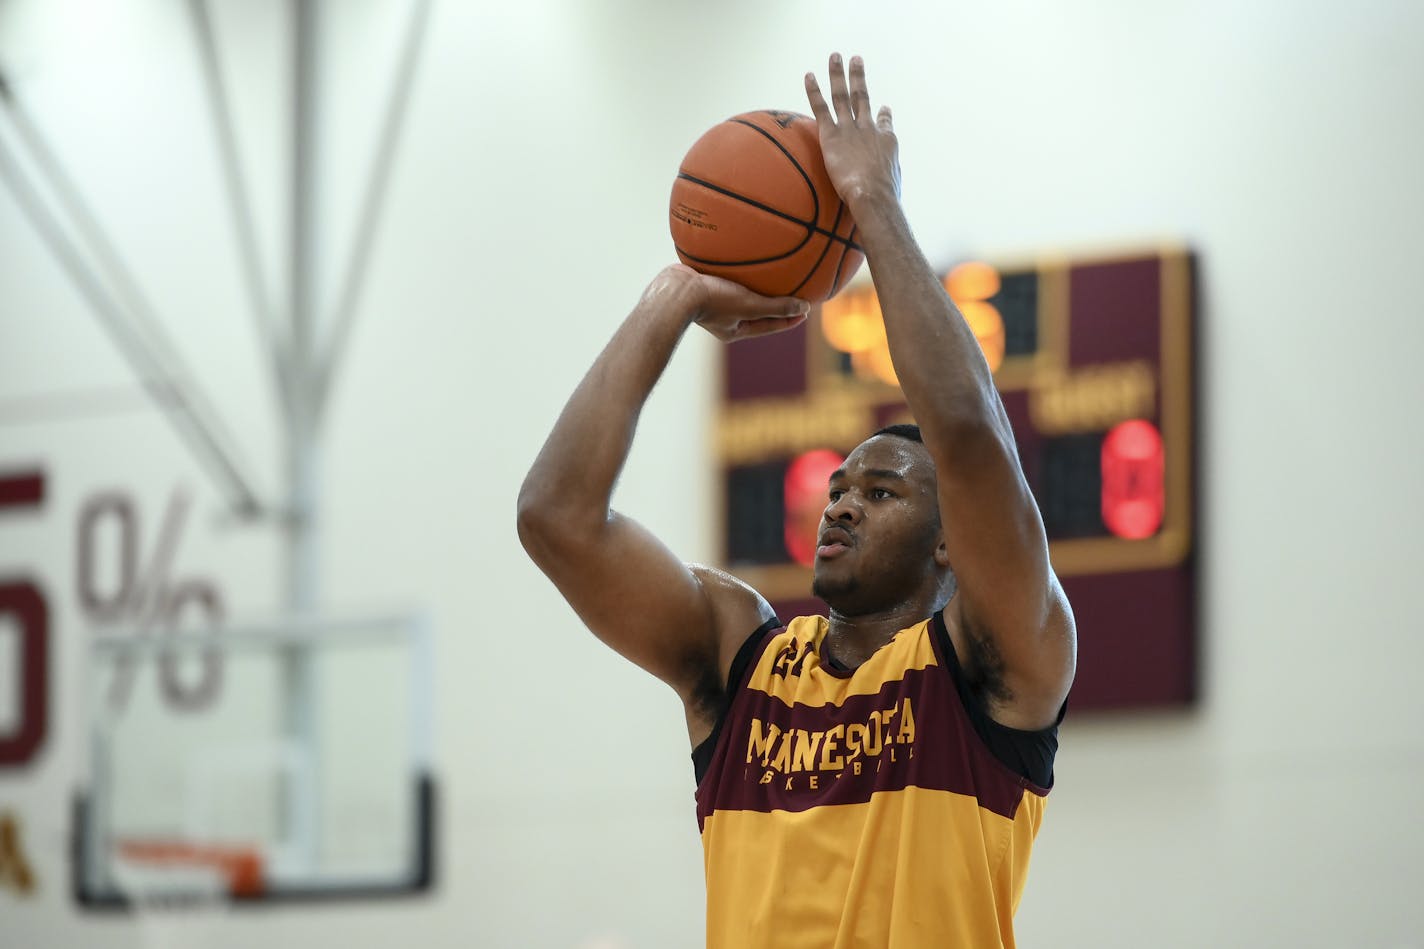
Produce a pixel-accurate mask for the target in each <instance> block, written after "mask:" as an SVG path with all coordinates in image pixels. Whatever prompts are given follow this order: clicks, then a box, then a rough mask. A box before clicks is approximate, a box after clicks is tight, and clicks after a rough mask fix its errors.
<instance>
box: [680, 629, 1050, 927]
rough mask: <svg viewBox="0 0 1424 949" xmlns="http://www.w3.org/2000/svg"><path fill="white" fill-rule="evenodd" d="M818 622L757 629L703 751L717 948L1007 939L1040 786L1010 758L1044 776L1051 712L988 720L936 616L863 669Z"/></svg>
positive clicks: (1039, 805)
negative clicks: (1037, 717) (1021, 721)
mask: <svg viewBox="0 0 1424 949" xmlns="http://www.w3.org/2000/svg"><path fill="white" fill-rule="evenodd" d="M826 629H827V626H826V620H825V619H824V618H822V617H819V616H809V617H800V618H798V619H795V620H792V621H791V623H790V625H788V626H787V627H786V628H784V629H768V628H766V627H763V628H762V629H761V630H758V631H757V633H756V634H754V635H753V636H752V637H751V638H750V639H748V640H747V642H746V644H745V645H744V646H743V647H742V649H741V651H740V652H739V653H738V656H737V659H736V661H734V662H733V664H732V670H731V676H730V677H729V680H728V703H727V706H726V708H725V710H724V712H723V714H722V716H721V718H720V719H719V721H718V723H717V725H716V728H715V729H714V730H713V732H712V734H711V735H710V736H709V737H708V739H707V741H706V742H704V743H703V744H702V745H701V746H699V747H698V748H697V750H696V751H695V752H694V753H693V761H694V763H695V765H696V770H697V777H698V786H697V819H698V824H699V826H700V828H701V831H702V847H703V853H704V862H705V866H706V874H707V945H708V946H709V947H736V949H751V947H759V946H767V947H771V946H775V947H778V949H797V947H807V949H810V947H815V949H828V947H849V946H890V947H919V946H934V947H946V946H950V947H953V946H964V947H976V949H977V947H985V946H1005V947H1011V946H1013V945H1014V935H1013V914H1014V910H1015V909H1016V908H1017V906H1018V901H1019V896H1020V895H1021V893H1022V892H1023V885H1024V877H1025V874H1026V872H1027V870H1028V859H1029V850H1030V847H1031V846H1032V843H1033V839H1034V836H1035V834H1036V833H1037V832H1038V827H1039V824H1040V822H1041V821H1042V818H1043V808H1044V798H1045V795H1047V793H1048V791H1047V788H1046V787H1045V786H1041V785H1040V784H1036V783H1034V782H1033V781H1032V780H1030V779H1029V778H1028V777H1026V776H1025V774H1034V773H1035V772H1034V770H1033V769H1032V768H1031V767H1019V768H1018V769H1017V770H1016V769H1015V768H1012V767H1010V765H1009V764H1006V763H1005V760H1019V759H1016V758H1015V752H1014V750H1013V748H1014V747H1015V746H1017V747H1018V748H1019V749H1021V750H1023V751H1024V753H1025V757H1026V758H1027V759H1032V758H1034V757H1035V756H1037V759H1038V761H1039V763H1040V764H1042V763H1043V762H1044V761H1045V758H1046V766H1045V767H1044V769H1043V770H1044V772H1045V773H1044V774H1043V775H1042V776H1041V777H1040V780H1041V781H1042V782H1043V784H1044V785H1048V784H1051V781H1052V778H1051V768H1052V756H1053V752H1054V750H1055V749H1056V747H1057V729H1056V726H1055V727H1054V728H1051V729H1048V730H1045V731H1043V732H1016V731H1015V730H1013V729H1006V728H1005V727H1004V726H1001V725H997V723H994V722H992V721H991V720H989V719H988V717H987V715H985V714H984V713H983V711H982V710H981V706H980V704H979V703H978V702H976V701H975V700H974V698H973V695H972V692H971V691H970V690H969V688H968V686H967V685H966V682H965V678H964V676H963V674H962V673H961V671H960V667H959V662H958V660H957V657H956V656H955V653H954V648H953V646H952V644H951V643H950V639H949V636H948V634H947V632H946V630H945V626H944V621H943V619H942V618H941V617H940V615H939V614H936V615H935V616H934V617H933V618H932V619H928V620H925V621H924V622H921V623H919V624H917V625H915V626H912V627H910V628H908V629H903V630H901V631H900V632H898V633H896V634H895V637H894V638H893V639H892V640H891V641H890V642H889V643H888V644H886V645H885V646H883V647H881V648H880V649H879V650H878V651H876V653H875V654H874V655H873V656H871V657H870V659H868V660H867V661H866V662H865V663H864V664H862V665H861V666H860V667H859V668H856V669H854V670H845V669H841V668H839V667H837V666H836V665H835V664H834V663H833V662H831V661H829V660H828V658H827V655H826V653H825V651H824V643H825V636H826ZM991 744H992V745H993V748H994V750H991ZM1005 748H1008V749H1009V750H1008V751H1007V752H1006V751H1005V750H1004V749H1005Z"/></svg>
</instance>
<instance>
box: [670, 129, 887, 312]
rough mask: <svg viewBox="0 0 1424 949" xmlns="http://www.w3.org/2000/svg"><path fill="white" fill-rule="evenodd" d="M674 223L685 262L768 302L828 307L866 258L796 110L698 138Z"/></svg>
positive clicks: (682, 174) (814, 139) (673, 208)
mask: <svg viewBox="0 0 1424 949" xmlns="http://www.w3.org/2000/svg"><path fill="white" fill-rule="evenodd" d="M669 224H670V226H671V229H672V240H673V246H674V247H675V248H676V249H677V256H678V258H679V259H680V260H681V261H682V262H683V263H684V264H686V265H687V266H689V267H691V268H693V269H694V270H697V271H700V272H701V273H705V274H711V275H713V276H716V277H725V278H727V279H729V280H735V281H736V282H737V283H740V284H742V285H743V286H745V287H748V288H749V289H751V290H755V291H756V292H757V293H761V294H765V295H766V296H794V297H800V298H801V299H803V300H807V301H809V302H811V303H821V302H824V301H825V300H829V299H830V298H831V297H833V296H835V294H836V293H837V292H838V291H839V290H840V289H841V288H842V287H844V286H845V285H846V282H847V281H849V280H850V278H851V277H852V276H853V275H854V274H855V272H856V271H857V270H858V269H860V264H861V261H863V260H864V259H865V258H864V255H863V254H862V252H861V249H860V247H859V246H857V245H856V243H855V222H854V221H853V220H851V216H850V211H849V210H847V209H846V207H845V205H844V204H843V203H842V202H841V199H840V195H838V194H837V193H836V189H835V187H834V186H833V185H832V184H831V179H830V178H829V176H827V174H826V166H825V163H824V162H823V161H822V160H821V143H820V137H819V136H818V135H817V131H816V121H815V119H812V118H811V117H810V116H807V115H799V114H797V113H795V112H775V111H763V112H746V113H743V114H742V115H737V116H733V117H732V118H730V119H727V120H726V121H725V122H722V123H720V124H719V125H716V126H714V127H713V128H712V129H711V130H710V131H708V132H707V133H706V134H705V135H703V136H702V137H701V138H699V139H698V140H697V141H696V143H694V144H693V146H692V148H691V149H690V150H689V151H688V153H687V156H686V157H685V158H684V159H683V160H682V167H681V168H679V169H678V173H677V180H676V181H674V182H673V186H672V200H671V202H670V208H669Z"/></svg>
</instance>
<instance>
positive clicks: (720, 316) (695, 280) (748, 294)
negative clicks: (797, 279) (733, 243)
mask: <svg viewBox="0 0 1424 949" xmlns="http://www.w3.org/2000/svg"><path fill="white" fill-rule="evenodd" d="M662 277H663V278H664V279H667V280H671V281H675V282H678V283H679V284H680V285H681V289H682V290H684V291H685V292H687V294H688V296H687V300H688V305H689V307H690V313H691V317H692V320H693V322H695V323H697V324H698V325H699V326H701V327H702V328H703V329H705V330H706V331H707V332H709V333H711V334H712V335H713V336H715V337H717V338H718V339H720V340H721V341H722V342H724V343H734V342H736V341H737V340H739V339H751V338H752V337H755V336H767V335H769V334H771V333H780V332H782V331H784V330H789V329H793V328H795V327H797V326H800V325H801V324H802V323H803V322H805V320H806V314H807V313H808V312H810V304H808V303H807V302H806V301H805V300H798V299H796V298H795V297H764V296H762V295H761V294H759V293H753V292H752V291H751V290H748V289H747V288H746V287H744V286H742V285H741V284H739V283H733V282H732V281H730V280H724V279H722V278H721V277H712V276H708V275H707V274H703V273H698V272H697V271H695V270H693V269H692V268H691V267H686V266H683V265H682V264H674V265H673V266H671V267H669V268H667V270H665V271H663V273H662Z"/></svg>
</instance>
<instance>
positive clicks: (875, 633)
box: [826, 591, 943, 668]
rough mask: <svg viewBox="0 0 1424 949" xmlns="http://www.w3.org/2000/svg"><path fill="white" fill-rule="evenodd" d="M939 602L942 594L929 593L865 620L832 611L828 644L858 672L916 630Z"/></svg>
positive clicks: (843, 661) (839, 657)
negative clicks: (903, 633)
mask: <svg viewBox="0 0 1424 949" xmlns="http://www.w3.org/2000/svg"><path fill="white" fill-rule="evenodd" d="M938 601H939V595H938V591H929V592H927V593H926V594H925V595H923V596H919V597H915V598H913V599H910V600H906V601H905V602H904V603H900V604H897V605H896V606H893V607H891V608H890V609H888V610H884V611H882V612H879V613H867V614H865V615H862V616H846V615H844V614H842V613H838V612H836V610H835V609H834V608H832V609H831V611H830V616H829V617H828V623H829V626H828V628H827V630H826V644H827V646H828V648H829V649H830V652H831V655H833V656H834V657H835V658H836V661H837V662H840V663H841V664H842V665H845V666H849V667H851V668H854V667H855V666H858V665H860V664H861V663H862V662H864V661H865V660H867V659H869V658H870V657H871V655H872V654H873V653H874V652H875V650H877V649H879V648H880V647H881V646H883V645H885V644H886V643H888V642H889V641H890V640H891V639H893V638H894V636H895V634H896V633H898V632H899V631H900V630H902V629H906V628H908V627H910V626H914V625H915V624H916V623H918V622H920V621H921V620H923V619H925V618H926V617H927V616H929V615H930V614H931V613H933V612H934V611H935V609H936V608H937V607H938V606H942V605H943V604H942V603H939V602H938Z"/></svg>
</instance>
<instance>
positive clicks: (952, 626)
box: [806, 57, 1077, 729]
mask: <svg viewBox="0 0 1424 949" xmlns="http://www.w3.org/2000/svg"><path fill="white" fill-rule="evenodd" d="M830 91H831V102H830V104H829V105H828V104H827V103H826V101H825V99H824V97H823V96H822V94H821V92H820V88H819V86H818V85H817V83H816V80H815V77H814V76H812V75H809V74H808V75H807V77H806V92H807V97H808V98H809V99H810V102H811V108H812V111H813V112H815V115H816V119H817V122H818V124H819V127H820V137H821V147H822V151H823V153H824V156H825V160H826V170H827V172H828V173H829V174H830V177H831V180H832V181H833V182H834V183H835V185H836V188H837V190H838V191H839V192H840V194H841V197H842V198H843V199H844V200H845V202H846V204H847V205H848V206H849V208H850V211H851V214H852V215H853V216H854V218H855V222H856V227H857V229H858V231H857V233H858V234H859V239H860V241H861V244H862V246H863V247H864V248H865V252H866V260H867V262H868V263H869V265H870V270H871V275H872V276H873V278H874V280H875V289H876V294H877V295H878V297H879V300H880V306H881V310H882V312H883V313H884V318H885V331H886V336H887V338H888V341H889V345H890V356H891V359H892V361H893V363H894V366H895V372H896V374H897V375H898V376H899V378H900V387H901V389H902V390H903V391H904V393H905V399H906V401H907V402H908V403H909V406H910V410H911V412H912V413H913V414H914V416H915V419H916V421H917V422H918V423H919V425H920V429H921V433H922V435H923V437H924V442H925V446H926V447H927V448H928V449H929V452H930V455H931V456H932V457H933V458H934V461H935V468H936V476H937V481H938V489H939V504H940V518H941V521H942V522H943V525H944V550H945V554H946V556H947V557H948V560H949V563H950V566H951V567H952V568H953V570H954V574H955V578H956V579H957V581H958V593H957V594H956V595H955V596H954V598H953V599H951V601H950V604H949V606H947V607H946V608H945V620H946V625H947V626H948V628H949V630H950V633H951V636H952V638H953V640H954V645H955V651H956V652H957V653H958V654H959V656H960V657H961V660H963V661H964V664H965V667H966V669H967V670H968V671H969V673H970V675H971V677H974V678H975V679H977V680H978V682H979V683H981V684H982V685H983V686H984V690H985V692H986V693H987V696H988V700H989V711H990V714H991V715H992V717H993V718H994V719H995V720H997V721H999V722H1000V723H1001V724H1004V725H1008V726H1011V727H1014V728H1021V729H1037V728H1043V727H1046V726H1048V725H1050V724H1052V723H1053V722H1054V721H1055V719H1056V718H1057V715H1058V711H1059V709H1060V707H1061V706H1062V703H1063V700H1064V698H1065V697H1066V696H1067V694H1068V687H1069V686H1070V685H1071V684H1072V681H1073V673H1074V669H1075V665H1076V654H1077V649H1076V636H1075V630H1074V624H1073V615H1072V612H1071V611H1070V609H1069V607H1068V601H1067V598H1066V597H1065V596H1064V595H1063V590H1062V587H1061V586H1060V585H1059V583H1058V579H1057V577H1056V576H1055V575H1054V573H1053V570H1052V567H1051V566H1050V565H1049V560H1048V541H1047V536H1046V534H1045V532H1044V528H1043V520H1042V518H1041V517H1040V516H1039V512H1038V505H1037V504H1036V503H1035V502H1034V499H1033V495H1032V493H1031V492H1030V491H1029V487H1028V482H1027V481H1026V480H1025V478H1024V474H1023V470H1022V469H1021V468H1020V466H1019V461H1018V452H1017V449H1016V447H1015V443H1014V436H1013V431H1012V429H1011V428H1010V425H1009V419H1008V416H1007V414H1006V413H1005V412H1004V407H1003V403H1002V402H1001V401H1000V400H999V395H998V391H997V389H995V387H994V380H993V377H992V375H991V374H990V372H989V367H988V365H987V363H985V361H984V356H983V353H982V352H981V351H980V348H979V344H978V341H977V340H975V338H974V334H973V333H972V332H971V331H970V329H969V327H968V325H967V324H966V323H965V321H964V318H963V317H962V316H961V314H960V313H959V311H958V309H957V308H956V307H955V305H954V303H953V301H952V300H950V298H949V295H948V294H947V293H946V292H945V290H944V287H943V286H942V285H941V283H940V280H939V277H938V276H937V275H936V274H935V272H934V270H933V269H932V268H931V267H930V266H929V263H928V262H927V261H926V260H925V257H924V254H923V253H922V252H921V250H920V248H919V245H918V244H917V243H916V241H915V238H914V235H913V233H912V232H911V230H910V226H909V223H908V221H907V220H906V218H905V215H904V212H903V210H902V209H901V207H900V201H899V190H900V189H899V185H900V167H899V155H898V144H897V142H896V139H895V133H894V130H893V128H892V125H891V117H890V110H889V109H888V108H886V107H882V108H881V109H880V111H879V113H878V115H872V113H871V107H870V97H869V93H868V91H867V89H866V83H865V67H864V64H863V63H861V62H860V60H859V59H858V58H856V59H852V60H851V63H850V72H849V77H847V75H846V72H845V70H844V68H843V66H842V64H841V62H840V59H839V57H832V59H831V69H830Z"/></svg>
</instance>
